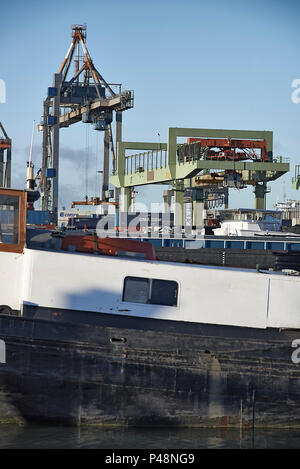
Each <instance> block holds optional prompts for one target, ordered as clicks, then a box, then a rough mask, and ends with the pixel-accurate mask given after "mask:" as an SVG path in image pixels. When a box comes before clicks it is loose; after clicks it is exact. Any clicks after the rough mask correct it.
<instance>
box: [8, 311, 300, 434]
mask: <svg viewBox="0 0 300 469" xmlns="http://www.w3.org/2000/svg"><path fill="white" fill-rule="evenodd" d="M25 313H26V314H25V317H17V316H5V315H2V316H0V334H1V336H0V337H1V339H2V340H4V342H5V344H6V363H1V364H0V421H2V422H3V421H6V422H8V421H15V422H16V421H18V422H37V421H38V422H48V423H55V424H67V425H89V424H90V425H135V426H139V425H140V426H243V427H249V426H258V425H267V426H268V425H271V426H274V425H275V426H276V425H281V426H290V427H292V426H297V425H300V388H299V379H300V370H299V366H300V365H299V364H297V363H294V361H293V360H292V353H293V351H294V349H293V348H292V345H291V344H292V341H293V340H294V339H297V338H298V336H299V333H298V332H297V331H291V330H290V331H287V330H285V331H280V330H278V329H266V330H261V329H252V328H243V327H231V326H216V325H208V324H192V323H183V322H181V323H178V322H176V321H162V320H155V319H142V318H132V317H128V316H127V317H126V316H123V317H122V316H119V317H118V316H115V315H105V314H97V316H96V315H95V314H92V313H88V312H75V311H67V310H51V309H39V308H32V309H30V308H29V309H28V311H27V312H26V311H25ZM26 316H27V317H26ZM83 321H84V322H83Z"/></svg>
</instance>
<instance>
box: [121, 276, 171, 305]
mask: <svg viewBox="0 0 300 469" xmlns="http://www.w3.org/2000/svg"><path fill="white" fill-rule="evenodd" d="M177 296H178V283H177V282H174V281H173V280H159V279H151V278H142V277H126V278H125V280H124V289H123V301H129V302H131V303H144V304H146V303H148V304H152V305H164V306H177Z"/></svg>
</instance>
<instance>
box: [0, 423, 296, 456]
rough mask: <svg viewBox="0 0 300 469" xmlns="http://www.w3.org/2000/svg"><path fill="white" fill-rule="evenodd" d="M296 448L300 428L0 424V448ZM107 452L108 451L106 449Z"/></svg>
mask: <svg viewBox="0 0 300 469" xmlns="http://www.w3.org/2000/svg"><path fill="white" fill-rule="evenodd" d="M11 448H14V449H29V448H30V449H106V450H109V449H114V450H122V449H123V450H124V449H154V448H155V449H158V448H159V449H174V448H176V449H177V450H179V449H189V450H196V449H299V448H300V429H299V430H290V429H257V430H255V431H254V432H252V430H239V429H202V428H193V429H165V428H164V429H120V428H102V427H101V428H99V427H82V428H73V427H53V426H52V427H49V426H38V425H37V426H35V425H30V426H29V425H28V426H16V425H0V449H11ZM108 453H110V454H111V451H110V452H108Z"/></svg>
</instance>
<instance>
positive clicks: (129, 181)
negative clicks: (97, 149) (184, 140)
mask: <svg viewBox="0 0 300 469" xmlns="http://www.w3.org/2000/svg"><path fill="white" fill-rule="evenodd" d="M228 136H229V137H230V138H232V139H264V140H265V141H266V144H267V154H268V157H269V160H270V161H269V162H258V161H220V160H219V161H217V160H204V159H202V160H201V159H196V160H191V161H186V162H178V160H177V147H178V143H177V138H178V137H202V138H205V137H207V138H227V137H228ZM128 150H130V151H132V150H137V151H148V152H162V151H164V152H166V155H167V156H166V159H165V162H164V163H163V164H162V165H161V166H160V167H155V168H154V167H151V166H150V165H149V164H148V163H147V164H146V165H144V164H143V165H142V166H141V167H138V168H135V171H134V172H130V173H129V172H128V170H126V158H128V157H126V151H128ZM134 157H138V155H131V156H129V158H134ZM272 160H273V132H270V131H256V130H224V129H223V130H220V129H194V128H192V129H191V128H177V127H170V128H169V129H168V143H153V142H119V143H118V145H117V166H116V171H115V174H114V175H113V176H111V178H110V182H111V183H112V184H113V185H114V186H115V187H120V188H126V187H127V188H129V187H134V186H140V185H146V184H163V183H169V184H170V183H174V182H175V181H180V180H184V179H192V178H193V177H194V176H196V175H197V174H199V172H201V171H203V170H224V171H225V170H229V171H230V170H231V171H238V172H240V174H241V176H242V179H243V181H244V182H245V183H246V184H247V183H248V184H253V185H254V184H256V183H258V182H263V183H266V182H268V181H273V180H275V179H277V178H279V177H280V176H282V175H283V174H285V173H286V172H288V171H289V163H284V162H282V159H279V161H277V160H276V161H275V160H274V161H272Z"/></svg>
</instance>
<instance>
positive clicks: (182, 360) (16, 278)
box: [0, 189, 300, 427]
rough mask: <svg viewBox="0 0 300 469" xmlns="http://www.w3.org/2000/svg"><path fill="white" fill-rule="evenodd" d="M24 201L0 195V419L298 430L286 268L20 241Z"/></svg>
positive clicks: (92, 243) (90, 239)
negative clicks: (249, 266)
mask: <svg viewBox="0 0 300 469" xmlns="http://www.w3.org/2000/svg"><path fill="white" fill-rule="evenodd" d="M26 197H27V193H26V191H16V190H12V189H0V223H1V228H2V229H1V233H2V239H1V243H0V304H1V306H0V345H1V347H0V421H2V422H3V421H5V422H8V421H15V422H16V421H17V422H48V423H55V424H70V425H126V426H128V425H129V426H130V425H135V426H221V427H223V426H239V427H241V426H243V427H255V426H259V425H266V426H274V425H275V426H276V425H280V426H289V427H292V426H297V425H300V404H299V402H300V385H299V383H300V368H299V367H300V364H299V362H300V316H299V300H300V288H299V287H300V276H299V273H298V271H292V272H289V274H287V273H286V272H283V271H282V270H279V271H257V270H252V269H245V268H244V269H243V268H233V267H224V266H223V267H222V266H211V265H199V264H195V265H194V264H193V265H191V264H187V263H180V262H168V261H162V260H157V258H156V257H157V256H156V254H155V250H154V248H153V246H152V245H151V246H149V244H147V243H142V242H137V241H133V240H122V239H119V240H113V241H112V240H110V239H109V238H107V239H99V238H98V237H97V236H96V235H93V236H91V235H88V234H87V235H86V236H84V235H82V236H78V235H77V236H76V235H69V234H68V233H51V232H47V231H44V232H39V231H38V230H36V231H35V232H34V233H32V232H31V234H29V232H27V233H26ZM125 241H126V244H125Z"/></svg>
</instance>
